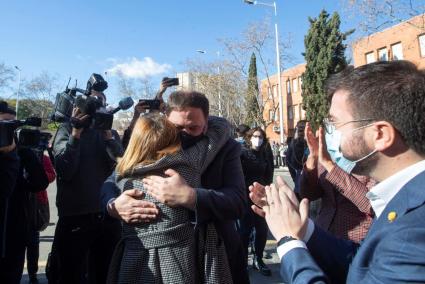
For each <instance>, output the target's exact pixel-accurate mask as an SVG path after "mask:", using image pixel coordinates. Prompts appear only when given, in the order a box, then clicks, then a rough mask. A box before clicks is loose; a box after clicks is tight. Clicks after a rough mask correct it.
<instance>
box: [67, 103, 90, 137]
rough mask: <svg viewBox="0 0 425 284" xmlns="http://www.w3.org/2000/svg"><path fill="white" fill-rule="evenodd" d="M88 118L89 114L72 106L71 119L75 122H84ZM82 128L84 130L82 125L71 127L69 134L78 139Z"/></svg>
mask: <svg viewBox="0 0 425 284" xmlns="http://www.w3.org/2000/svg"><path fill="white" fill-rule="evenodd" d="M88 118H89V115H88V114H83V113H81V111H80V109H79V108H77V107H74V108H73V109H72V116H71V120H74V121H76V123H77V124H82V123H84V122H85V121H86V120H87V119H88ZM83 130H84V128H83V127H80V128H75V127H72V133H71V135H72V136H74V137H75V138H77V139H80V137H81V133H82V132H83Z"/></svg>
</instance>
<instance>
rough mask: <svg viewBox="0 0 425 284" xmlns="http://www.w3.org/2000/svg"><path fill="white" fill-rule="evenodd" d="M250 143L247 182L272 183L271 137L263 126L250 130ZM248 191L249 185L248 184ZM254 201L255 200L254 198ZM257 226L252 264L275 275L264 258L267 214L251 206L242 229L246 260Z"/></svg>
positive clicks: (245, 168)
mask: <svg viewBox="0 0 425 284" xmlns="http://www.w3.org/2000/svg"><path fill="white" fill-rule="evenodd" d="M246 138H247V145H246V147H243V148H242V153H241V163H242V169H243V173H244V176H245V184H246V185H247V186H248V185H250V184H253V183H254V182H259V183H261V184H270V183H272V182H273V170H274V168H273V164H270V163H269V160H268V155H267V144H268V141H267V137H266V133H265V132H264V130H262V129H261V128H259V127H256V128H253V129H251V130H250V131H248V133H247V135H246ZM246 191H247V192H248V187H247V188H246ZM250 205H252V203H251V202H250ZM254 229H255V238H254V249H255V252H254V257H253V262H252V266H253V268H254V269H257V270H259V272H260V273H261V274H263V275H265V276H270V275H271V270H270V268H268V267H267V265H266V264H265V263H264V262H263V252H264V248H265V246H266V241H267V232H268V228H267V223H266V221H265V220H264V218H261V217H260V216H258V215H256V214H255V213H254V212H253V211H252V210H250V208H249V207H248V208H247V209H246V212H245V214H244V216H243V217H242V219H241V220H240V228H239V233H240V235H241V240H242V245H243V248H244V252H245V263H246V264H247V263H248V245H249V239H250V236H251V233H253V230H254Z"/></svg>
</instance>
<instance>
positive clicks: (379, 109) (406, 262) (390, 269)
mask: <svg viewBox="0 0 425 284" xmlns="http://www.w3.org/2000/svg"><path fill="white" fill-rule="evenodd" d="M328 87H329V93H330V94H331V95H332V103H331V108H330V111H329V121H328V122H327V125H326V127H328V126H329V125H332V126H333V127H334V131H338V132H339V135H340V149H341V153H342V155H343V156H344V157H345V158H346V159H348V160H350V161H353V162H355V163H356V165H355V166H354V168H353V171H352V172H353V173H356V174H360V175H368V176H370V177H372V178H374V179H375V180H377V181H379V182H380V183H379V184H378V185H376V186H375V187H373V188H371V189H370V191H369V192H368V193H367V198H368V199H369V200H370V203H371V206H372V208H373V210H374V212H375V214H376V219H375V221H374V223H373V225H372V227H371V228H370V230H369V233H368V234H367V236H366V238H365V239H364V241H363V242H362V243H361V245H357V244H355V243H353V242H349V241H343V240H339V239H336V238H335V237H333V236H331V235H330V234H328V233H326V232H324V231H322V230H321V229H320V228H318V227H317V226H315V225H314V223H313V222H312V221H311V220H309V219H308V201H307V200H306V199H304V200H302V201H301V203H300V204H298V201H297V200H296V198H295V196H294V194H293V193H292V191H291V190H290V189H289V188H288V187H287V186H286V185H285V184H284V182H283V181H282V180H281V181H280V182H279V190H278V189H277V188H276V187H275V186H274V185H271V186H270V187H266V189H265V194H266V196H264V188H261V187H259V186H256V187H255V188H252V192H251V198H252V199H253V200H254V202H255V203H256V204H257V205H259V206H263V210H258V208H255V210H256V212H257V213H258V214H261V215H263V216H264V215H265V217H266V220H267V223H268V225H269V228H270V230H271V231H272V233H273V235H274V236H275V238H276V239H277V240H279V242H278V248H277V251H278V254H279V256H280V258H281V270H280V272H281V275H282V278H283V280H284V281H285V282H287V283H328V282H329V283H345V282H347V283H407V282H409V283H425V259H424V255H425V238H424V236H425V218H424V216H425V185H424V184H425V116H424V110H425V75H424V72H423V71H421V70H418V69H417V67H416V66H415V65H414V64H413V63H411V62H408V61H392V62H376V63H372V64H368V65H364V66H360V67H358V68H356V69H348V70H346V71H343V72H342V73H340V74H337V75H335V76H334V77H333V78H332V79H331V80H330V81H329V85H328ZM307 248H308V250H307ZM316 262H317V264H316ZM319 266H320V267H319Z"/></svg>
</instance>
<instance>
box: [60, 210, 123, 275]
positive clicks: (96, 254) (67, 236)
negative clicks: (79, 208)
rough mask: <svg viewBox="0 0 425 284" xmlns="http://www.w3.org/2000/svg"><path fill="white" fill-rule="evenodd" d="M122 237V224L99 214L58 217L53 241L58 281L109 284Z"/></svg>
mask: <svg viewBox="0 0 425 284" xmlns="http://www.w3.org/2000/svg"><path fill="white" fill-rule="evenodd" d="M120 237H121V223H120V222H119V221H118V220H113V219H111V218H110V217H104V216H103V214H100V213H99V214H86V215H78V216H65V217H64V216H62V217H59V220H58V224H57V226H56V232H55V240H54V245H55V249H56V254H57V257H58V261H59V273H58V274H59V283H106V277H107V273H108V267H109V262H110V260H111V257H112V253H113V251H114V249H115V245H116V244H117V242H118V241H119V239H120ZM86 273H87V275H86Z"/></svg>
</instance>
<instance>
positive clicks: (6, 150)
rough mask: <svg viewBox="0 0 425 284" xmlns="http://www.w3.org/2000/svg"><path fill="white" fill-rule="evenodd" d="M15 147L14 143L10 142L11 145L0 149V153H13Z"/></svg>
mask: <svg viewBox="0 0 425 284" xmlns="http://www.w3.org/2000/svg"><path fill="white" fill-rule="evenodd" d="M15 147H16V144H15V141H14V140H13V141H12V144H10V145H9V146H4V147H1V148H0V153H9V152H11V151H13V150H14V149H15Z"/></svg>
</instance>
